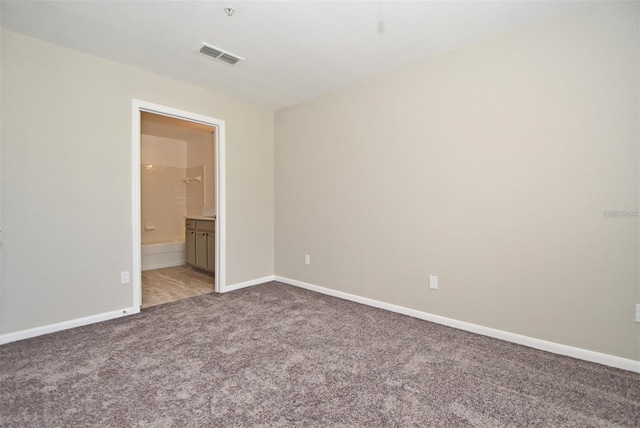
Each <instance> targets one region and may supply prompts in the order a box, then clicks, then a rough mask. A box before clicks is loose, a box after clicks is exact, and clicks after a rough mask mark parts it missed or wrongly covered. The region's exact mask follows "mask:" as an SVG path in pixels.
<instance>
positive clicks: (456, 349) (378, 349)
mask: <svg viewBox="0 0 640 428" xmlns="http://www.w3.org/2000/svg"><path fill="white" fill-rule="evenodd" d="M0 363H1V364H2V366H1V374H0V386H1V400H2V401H1V404H0V415H1V416H0V417H1V425H2V426H3V427H207V426H210V427H241V426H251V427H254V426H261V427H270V426H282V427H287V426H299V427H352V426H360V427H393V426H403V427H404V426H408V427H409V426H415V427H418V426H420V427H425V426H434V427H442V426H446V427H464V426H476V427H523V426H536V427H543V426H544V427H559V426H574V427H588V426H598V427H613V426H615V427H624V426H626V427H638V426H640V375H639V374H634V373H631V372H626V371H622V370H617V369H613V368H608V367H604V366H600V365H597V364H592V363H588V362H584V361H579V360H574V359H572V358H567V357H561V356H557V355H553V354H549V353H545V352H542V351H537V350H533V349H529V348H526V347H522V346H518V345H514V344H510V343H506V342H501V341H499V340H495V339H491V338H487V337H483V336H478V335H474V334H471V333H467V332H463V331H459V330H455V329H452V328H448V327H443V326H439V325H436V324H432V323H429V322H425V321H421V320H417V319H414V318H410V317H406V316H402V315H398V314H394V313H391V312H386V311H383V310H378V309H373V308H370V307H367V306H362V305H358V304H356V303H352V302H347V301H343V300H340V299H336V298H332V297H327V296H323V295H320V294H316V293H313V292H309V291H306V290H301V289H297V288H294V287H291V286H287V285H283V284H279V283H269V284H263V285H259V286H255V287H251V288H248V289H244V290H239V291H236V292H232V293H228V294H225V295H216V294H206V295H202V296H197V297H193V298H190V299H187V300H183V301H180V302H175V303H169V304H166V305H160V306H156V307H154V308H150V309H147V310H144V311H143V312H142V313H140V314H139V315H135V316H131V317H127V318H120V319H117V320H112V321H108V322H104V323H99V324H94V325H91V326H86V327H81V328H77V329H73V330H67V331H63V332H59V333H55V334H51V335H47V336H41V337H38V338H34V339H29V340H25V341H21V342H16V343H11V344H7V345H4V346H1V347H0Z"/></svg>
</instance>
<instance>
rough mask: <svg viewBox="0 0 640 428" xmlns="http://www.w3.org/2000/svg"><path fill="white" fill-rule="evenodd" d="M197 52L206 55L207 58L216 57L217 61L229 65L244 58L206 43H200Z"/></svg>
mask: <svg viewBox="0 0 640 428" xmlns="http://www.w3.org/2000/svg"><path fill="white" fill-rule="evenodd" d="M198 53H200V54H202V55H206V56H208V57H209V58H213V59H217V60H218V61H220V62H224V63H225V64H229V65H235V64H236V63H237V62H239V61H242V60H244V58H242V57H239V56H238V55H234V54H232V53H229V52H227V51H225V50H222V49H220V48H217V47H215V46H211V45H209V44H207V43H202V46H201V47H200V49H198Z"/></svg>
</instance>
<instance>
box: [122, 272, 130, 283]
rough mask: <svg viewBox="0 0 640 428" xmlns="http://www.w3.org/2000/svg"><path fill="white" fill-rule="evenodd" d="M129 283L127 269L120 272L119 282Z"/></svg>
mask: <svg viewBox="0 0 640 428" xmlns="http://www.w3.org/2000/svg"><path fill="white" fill-rule="evenodd" d="M128 283H129V271H126V272H120V284H128Z"/></svg>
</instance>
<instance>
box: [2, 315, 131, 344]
mask: <svg viewBox="0 0 640 428" xmlns="http://www.w3.org/2000/svg"><path fill="white" fill-rule="evenodd" d="M138 312H140V310H137V311H134V310H133V308H126V309H119V310H117V311H111V312H105V313H102V314H97V315H90V316H88V317H83V318H76V319H73V320H69V321H63V322H59V323H55V324H48V325H44V326H41V327H34V328H29V329H26V330H20V331H16V332H13V333H6V334H1V335H0V345H4V344H5V343H11V342H17V341H18V340H24V339H29V338H31V337H36V336H42V335H43V334H49V333H55V332H56V331H62V330H68V329H70V328H74V327H82V326H83V325H88V324H93V323H97V322H101V321H107V320H111V319H114V318H120V317H124V316H127V315H132V314H135V313H138Z"/></svg>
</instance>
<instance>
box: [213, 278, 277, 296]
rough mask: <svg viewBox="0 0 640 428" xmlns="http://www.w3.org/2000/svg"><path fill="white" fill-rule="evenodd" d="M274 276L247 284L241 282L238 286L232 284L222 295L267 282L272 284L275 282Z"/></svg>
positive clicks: (225, 288)
mask: <svg viewBox="0 0 640 428" xmlns="http://www.w3.org/2000/svg"><path fill="white" fill-rule="evenodd" d="M274 278H275V277H274V276H273V275H269V276H263V277H262V278H256V279H252V280H249V281H245V282H239V283H237V284H231V285H227V286H226V287H224V289H223V290H220V293H227V292H229V291H234V290H240V289H241V288H246V287H251V286H252V285H258V284H263V283H265V282H271V281H273V280H274Z"/></svg>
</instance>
